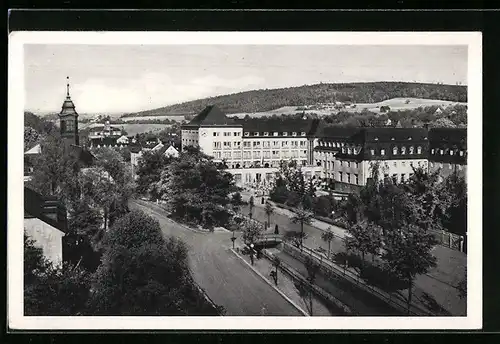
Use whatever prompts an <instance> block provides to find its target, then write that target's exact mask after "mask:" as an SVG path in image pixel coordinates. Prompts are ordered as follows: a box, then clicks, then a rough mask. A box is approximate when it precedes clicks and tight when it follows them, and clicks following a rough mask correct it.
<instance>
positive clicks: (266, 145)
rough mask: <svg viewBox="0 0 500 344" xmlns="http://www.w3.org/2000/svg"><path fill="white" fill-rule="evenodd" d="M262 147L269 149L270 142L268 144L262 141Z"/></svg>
mask: <svg viewBox="0 0 500 344" xmlns="http://www.w3.org/2000/svg"><path fill="white" fill-rule="evenodd" d="M262 146H263V147H264V148H269V147H270V146H271V142H269V141H264V142H263V143H262Z"/></svg>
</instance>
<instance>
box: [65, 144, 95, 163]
mask: <svg viewBox="0 0 500 344" xmlns="http://www.w3.org/2000/svg"><path fill="white" fill-rule="evenodd" d="M71 154H72V155H73V156H74V157H76V158H77V159H78V161H79V162H80V164H82V165H83V166H86V167H88V166H92V165H93V164H94V161H95V160H96V157H95V156H94V155H93V154H92V153H91V152H90V151H89V150H88V149H86V148H85V147H82V146H77V145H71Z"/></svg>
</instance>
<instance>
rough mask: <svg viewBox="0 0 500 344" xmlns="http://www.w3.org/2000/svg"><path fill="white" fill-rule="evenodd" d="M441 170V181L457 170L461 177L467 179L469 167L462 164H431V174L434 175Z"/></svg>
mask: <svg viewBox="0 0 500 344" xmlns="http://www.w3.org/2000/svg"><path fill="white" fill-rule="evenodd" d="M438 170H439V176H440V177H441V178H440V179H441V180H444V179H446V178H447V177H448V176H449V175H450V174H452V173H453V172H454V171H455V170H456V171H457V172H458V175H459V176H461V177H465V178H467V165H461V164H451V163H440V162H433V161H430V162H429V172H431V173H434V172H436V171H438Z"/></svg>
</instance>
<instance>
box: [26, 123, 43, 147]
mask: <svg viewBox="0 0 500 344" xmlns="http://www.w3.org/2000/svg"><path fill="white" fill-rule="evenodd" d="M39 140H40V134H39V133H38V132H37V131H36V130H35V129H33V128H31V127H24V151H25V152H26V151H27V150H28V149H31V148H33V147H34V146H35V145H36V144H37V143H38V141H39Z"/></svg>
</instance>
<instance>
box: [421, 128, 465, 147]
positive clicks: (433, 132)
mask: <svg viewBox="0 0 500 344" xmlns="http://www.w3.org/2000/svg"><path fill="white" fill-rule="evenodd" d="M429 141H430V142H431V144H434V143H441V142H446V143H453V144H467V129H466V128H432V129H430V130H429Z"/></svg>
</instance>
